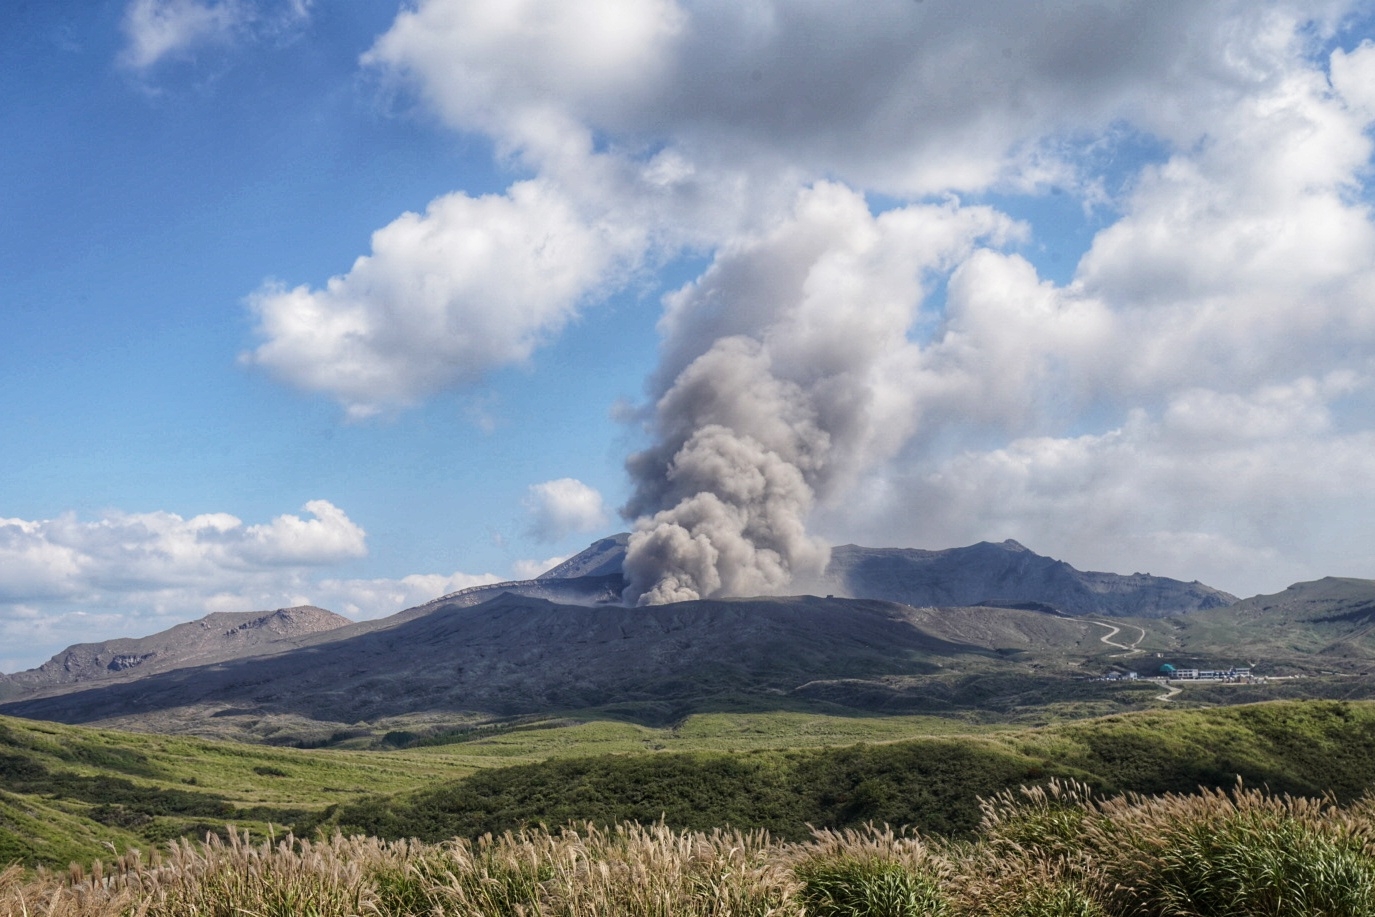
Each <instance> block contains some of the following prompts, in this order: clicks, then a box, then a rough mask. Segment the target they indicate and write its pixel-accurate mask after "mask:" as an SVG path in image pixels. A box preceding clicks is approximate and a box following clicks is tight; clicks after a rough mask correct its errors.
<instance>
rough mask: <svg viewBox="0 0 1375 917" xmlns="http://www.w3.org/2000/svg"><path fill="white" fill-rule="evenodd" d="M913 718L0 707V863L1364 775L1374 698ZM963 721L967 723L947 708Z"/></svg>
mask: <svg viewBox="0 0 1375 917" xmlns="http://www.w3.org/2000/svg"><path fill="white" fill-rule="evenodd" d="M960 728H961V726H960V724H958V723H954V722H952V721H948V720H935V719H923V718H898V717H894V718H883V717H849V718H847V717H817V716H807V715H801V714H773V715H764V714H752V715H745V716H729V715H724V714H717V715H712V716H703V717H693V718H690V719H689V720H687V721H685V722H683V723H681V724H679V725H678V726H677V727H675V728H672V729H649V728H647V727H643V726H638V725H635V724H630V723H614V722H600V723H597V722H585V723H579V722H565V723H558V722H543V723H529V724H526V725H524V726H519V727H503V728H501V729H494V730H473V731H471V732H470V733H468V734H466V735H452V736H448V737H446V738H445V740H444V741H445V742H446V743H447V744H438V745H428V746H419V747H413V748H409V749H405V750H392V751H349V750H343V749H318V750H304V749H280V748H269V747H264V746H253V745H242V744H236V743H227V742H215V741H206V740H200V739H190V738H183V737H171V736H156V735H144V734H134V733H121V732H114V731H109V730H92V729H84V728H80V727H71V726H60V725H56V724H49V723H37V722H30V721H23V720H0V866H3V865H4V864H5V863H8V862H13V861H18V862H20V863H23V864H25V865H27V866H30V867H32V866H36V865H41V864H47V865H49V866H65V865H66V864H67V863H68V862H71V861H77V862H90V861H91V860H92V859H94V858H96V857H100V856H106V855H108V853H109V848H108V847H106V846H105V845H106V844H110V845H113V847H114V848H115V849H116V850H118V851H120V852H121V853H122V852H124V851H127V850H129V849H132V848H138V849H142V850H145V851H146V850H149V849H152V848H155V847H158V846H161V845H164V844H165V843H166V842H168V841H169V840H171V839H174V838H178V837H188V836H189V837H193V838H200V837H203V836H204V835H205V834H206V833H207V832H211V831H214V832H218V833H220V834H221V835H225V828H226V826H227V825H229V824H233V825H236V826H238V827H239V828H247V829H251V830H253V831H254V832H255V833H263V832H267V831H269V830H271V831H275V832H277V833H278V834H280V833H282V832H283V831H285V830H287V829H288V828H291V827H294V828H295V829H296V832H297V834H298V835H299V836H313V835H314V833H315V832H316V830H317V829H324V830H325V831H326V832H329V831H332V830H334V829H335V828H343V829H345V830H346V831H349V832H361V833H366V834H375V835H378V836H381V837H386V838H405V837H418V838H422V839H425V840H429V841H441V840H445V839H448V838H450V837H453V836H462V837H468V838H475V837H478V836H480V835H481V834H483V833H485V832H494V833H500V832H502V831H505V830H507V829H513V830H514V829H519V828H520V827H521V826H524V825H537V824H540V823H544V824H548V825H551V826H559V825H562V824H566V823H570V822H579V823H581V822H587V821H591V822H594V823H596V824H599V825H603V826H609V825H613V824H616V823H619V822H622V821H627V820H636V821H640V822H643V823H650V822H654V821H658V820H660V819H661V818H662V819H663V820H664V821H665V823H666V824H667V825H668V826H669V827H671V828H675V829H685V830H699V831H700V830H710V829H712V828H715V827H718V826H722V827H726V826H729V827H733V828H739V829H755V828H766V829H768V830H770V831H771V832H773V834H774V835H775V836H778V837H780V838H783V839H787V840H793V841H797V840H802V839H805V838H806V837H807V836H809V828H808V825H814V826H818V827H833V828H838V829H839V828H845V827H853V826H858V825H861V824H863V823H864V822H866V821H870V820H872V821H875V822H878V823H883V822H887V823H889V824H893V825H912V826H915V827H916V828H918V829H920V830H922V831H923V832H927V833H930V834H940V835H947V836H952V837H957V836H968V835H969V834H970V832H972V831H973V830H974V828H975V826H976V825H977V823H978V820H979V807H978V799H979V797H980V796H984V797H987V796H991V795H994V794H996V793H998V792H1000V791H1003V790H1006V789H1010V788H1015V787H1019V786H1022V785H1025V784H1044V783H1046V782H1047V781H1048V780H1049V779H1051V778H1052V777H1065V778H1075V779H1079V780H1082V781H1084V782H1086V783H1087V784H1089V785H1092V786H1094V787H1095V788H1097V789H1098V790H1099V791H1101V792H1106V793H1114V792H1122V791H1128V790H1133V791H1139V792H1151V793H1160V792H1190V791H1193V790H1195V789H1196V788H1197V787H1199V786H1210V787H1227V786H1231V785H1232V784H1233V782H1234V781H1235V780H1236V778H1237V776H1238V775H1240V776H1241V777H1242V778H1244V779H1245V780H1246V782H1247V783H1248V784H1250V785H1255V786H1262V785H1263V786H1268V787H1270V788H1271V789H1272V790H1275V791H1277V792H1290V793H1298V794H1305V795H1323V794H1332V795H1333V797H1334V798H1336V799H1339V800H1343V801H1351V800H1354V799H1357V798H1358V797H1359V796H1361V794H1363V793H1365V792H1366V791H1367V790H1368V789H1369V788H1370V787H1372V786H1375V704H1372V703H1367V702H1351V703H1347V702H1283V703H1267V704H1257V705H1251V706H1242V707H1229V708H1219V709H1208V710H1169V711H1160V712H1155V713H1144V714H1123V715H1117V716H1110V717H1106V718H1100V719H1097V720H1089V721H1077V722H1071V723H1064V724H1060V725H1056V726H1051V727H1046V728H1041V729H1025V728H1023V729H999V730H988V729H983V730H980V731H968V732H964V733H957V732H955V730H957V729H960ZM964 728H966V729H967V728H968V727H964Z"/></svg>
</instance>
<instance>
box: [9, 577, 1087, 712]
mask: <svg viewBox="0 0 1375 917" xmlns="http://www.w3.org/2000/svg"><path fill="white" fill-rule="evenodd" d="M1101 633H1102V630H1101V628H1098V627H1096V626H1095V625H1093V624H1092V623H1091V622H1088V621H1084V620H1080V619H1077V618H1067V617H1062V616H1057V615H1053V614H1047V613H1044V612H1036V611H1027V610H1021V609H999V608H966V609H934V608H925V609H914V608H911V607H908V606H905V605H898V604H894V603H889V602H877V601H870V600H861V599H823V598H815V597H792V598H762V599H733V600H725V601H706V602H684V603H678V604H674V605H665V606H656V607H651V608H626V607H623V606H619V605H604V606H593V607H590V606H578V605H559V604H554V603H551V602H548V601H545V600H542V599H533V598H529V597H525V596H517V595H512V594H506V595H502V596H498V597H497V598H494V599H491V600H489V601H488V602H485V603H483V604H481V605H476V606H463V605H460V604H449V605H445V606H442V607H439V608H437V609H435V610H432V611H430V612H428V613H426V614H422V615H419V616H416V617H413V618H411V619H409V620H406V621H402V622H400V623H397V624H394V625H393V626H390V627H385V628H375V627H374V628H373V629H370V630H362V629H354V628H341V629H339V630H338V631H335V632H333V634H332V635H321V636H319V637H316V638H314V640H313V642H311V643H309V644H308V645H303V646H300V647H298V648H295V649H291V650H288V651H286V652H282V653H277V654H274V655H271V656H259V657H253V658H245V659H237V660H230V661H225V662H220V663H217V664H215V665H207V666H198V667H195V668H183V669H178V670H176V671H170V672H164V673H161V674H155V675H151V676H147V677H145V678H142V679H140V680H139V681H137V682H136V683H117V684H108V685H104V686H100V687H95V686H92V687H89V688H86V689H85V690H74V691H69V692H67V693H64V694H62V695H60V696H49V697H42V698H34V699H29V700H20V701H18V702H13V703H9V704H5V705H0V712H4V713H5V714H8V715H17V716H26V717H34V718H39V719H53V720H58V721H62V722H71V723H86V722H101V721H111V720H119V719H121V718H127V717H130V716H138V717H143V718H145V721H146V722H153V721H157V722H158V723H159V724H160V725H158V726H155V727H153V728H187V727H188V724H193V723H194V721H196V720H197V719H202V718H204V717H207V716H219V717H225V716H239V717H246V718H261V717H264V716H274V715H287V714H289V715H293V716H297V717H302V718H306V719H311V720H320V721H329V722H335V723H353V722H356V721H359V720H368V721H373V720H377V719H379V718H387V717H396V716H401V715H407V714H417V713H431V714H433V713H446V714H455V713H472V714H481V715H484V716H489V717H490V716H512V715H518V714H525V713H550V712H557V711H575V710H585V709H590V708H598V709H602V710H604V711H612V712H614V711H616V710H620V711H621V712H622V713H624V714H625V715H631V716H635V717H641V718H648V719H660V718H664V717H670V718H671V717H673V716H677V715H681V714H682V713H684V712H686V711H688V710H692V709H712V708H713V705H717V706H719V705H726V706H727V707H728V706H730V705H733V704H739V703H748V702H750V701H749V699H750V698H754V699H755V701H754V702H767V703H768V704H777V703H780V702H782V703H790V702H802V701H805V698H806V692H807V690H808V686H809V685H814V684H816V683H817V682H819V681H834V680H836V679H841V680H844V679H872V678H884V677H897V676H917V675H927V674H933V673H940V672H944V671H953V670H964V671H974V670H980V669H993V668H996V669H999V670H1005V671H1006V670H1011V669H1018V670H1020V671H1024V672H1031V671H1033V670H1034V669H1035V668H1036V667H1037V666H1039V665H1041V664H1043V663H1045V662H1046V661H1047V660H1049V659H1061V660H1067V659H1068V658H1069V657H1070V656H1075V655H1078V656H1080V657H1082V656H1085V655H1094V654H1102V653H1107V652H1109V651H1110V648H1109V647H1107V646H1105V645H1102V644H1101V643H1100V642H1099V640H1098V636H1099V634H1101ZM1068 664H1069V663H1068V662H1066V663H1065V665H1068ZM799 692H801V693H799ZM789 697H793V698H794V701H789V700H788V699H789ZM825 703H827V704H833V703H835V701H834V698H833V697H831V696H829V695H828V699H827V700H826V701H825ZM178 723H180V724H181V725H180V726H178V725H176V724H178Z"/></svg>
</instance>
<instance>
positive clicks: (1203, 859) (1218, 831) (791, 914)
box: [0, 783, 1375, 917]
mask: <svg viewBox="0 0 1375 917" xmlns="http://www.w3.org/2000/svg"><path fill="white" fill-rule="evenodd" d="M40 914H42V915H51V917H77V915H80V917H87V915H90V917H97V915H98V917H106V915H121V917H126V915H128V917H132V915H148V917H174V915H175V917H220V915H223V917H231V915H233V917H286V915H292V917H295V915H314V917H334V915H338V917H347V915H372V917H403V915H434V917H537V915H538V917H694V915H704V917H774V915H776V917H807V915H811V917H918V915H931V917H973V915H991V917H1375V802H1370V801H1367V802H1364V803H1362V804H1358V805H1356V806H1352V807H1349V808H1341V807H1338V806H1336V805H1334V804H1332V803H1331V802H1329V801H1324V800H1312V799H1297V798H1291V797H1284V796H1275V795H1271V794H1268V793H1264V792H1261V791H1257V790H1251V789H1245V788H1242V787H1237V788H1236V789H1234V790H1232V791H1230V792H1203V793H1200V794H1198V795H1189V796H1184V795H1167V796H1160V797H1144V796H1123V797H1116V798H1112V799H1098V798H1096V797H1095V796H1093V794H1091V793H1090V792H1089V791H1088V790H1087V789H1086V788H1084V787H1082V786H1079V785H1077V784H1073V783H1052V784H1050V785H1049V786H1045V787H1039V788H1035V789H1029V790H1024V791H1022V792H1021V793H1004V794H1002V795H1000V796H998V797H995V798H993V799H990V800H987V801H986V802H985V803H984V807H983V823H982V827H981V829H980V832H979V835H978V837H977V838H976V839H975V840H973V841H965V842H952V841H945V840H940V839H932V838H922V837H918V836H916V835H914V834H909V833H902V832H896V831H893V830H891V829H888V828H875V827H870V828H868V829H865V830H860V831H819V832H816V833H815V835H814V837H813V838H812V840H811V841H809V842H807V843H804V844H783V843H777V842H773V841H771V840H770V838H769V837H768V836H767V835H765V834H763V833H741V832H735V831H715V832H712V833H710V834H702V833H693V832H682V831H675V830H672V829H670V828H668V827H666V826H664V825H651V826H641V825H633V824H632V825H621V826H618V827H616V828H614V829H609V830H607V829H600V828H595V827H591V826H587V827H582V828H577V829H572V828H567V829H563V830H561V831H549V830H546V829H543V828H541V829H536V830H527V831H523V832H519V833H508V834H506V835H503V836H501V837H495V838H494V837H490V836H489V837H485V838H483V839H481V840H479V841H477V842H468V841H465V840H454V841H450V842H448V843H444V844H438V845H431V844H422V843H418V842H395V843H388V842H381V841H377V840H375V839H370V838H361V837H353V838H345V837H340V836H335V837H332V838H328V839H320V840H316V841H307V840H301V839H297V838H293V837H287V838H284V839H281V840H275V839H267V840H262V841H258V842H256V843H255V842H251V841H250V839H249V838H248V837H247V836H246V835H243V834H240V833H237V832H232V831H231V832H230V833H229V836H228V840H224V841H221V840H219V839H218V838H215V837H213V836H211V837H208V838H207V840H206V841H205V842H204V843H201V844H192V843H188V842H184V841H183V842H178V843H176V844H173V845H172V846H170V847H169V848H168V849H167V850H166V851H165V852H163V853H161V854H155V855H153V856H150V857H148V858H146V859H145V858H143V857H142V856H140V855H139V854H137V853H131V854H129V855H127V856H125V857H122V858H118V859H116V860H113V861H112V862H110V863H93V864H91V866H90V867H89V868H86V869H83V868H81V867H75V866H74V867H73V868H72V869H71V870H69V871H68V872H66V873H53V872H42V871H40V872H38V873H34V874H26V873H24V872H23V871H21V870H19V869H18V868H17V867H11V868H9V869H6V870H4V871H0V915H5V917H8V915H15V917H18V915H23V917H29V915H40Z"/></svg>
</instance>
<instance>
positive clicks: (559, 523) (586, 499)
mask: <svg viewBox="0 0 1375 917" xmlns="http://www.w3.org/2000/svg"><path fill="white" fill-rule="evenodd" d="M523 503H524V506H525V511H526V512H527V513H528V514H529V517H530V524H529V529H528V532H529V534H530V535H531V536H532V537H534V538H536V539H538V540H540V541H561V540H562V539H564V538H566V537H568V536H569V535H575V534H578V533H580V532H591V531H595V530H596V529H599V528H602V527H603V526H605V525H606V524H607V521H608V520H607V513H606V507H605V505H604V504H603V501H602V495H601V494H600V493H599V492H598V491H597V489H596V488H593V487H589V486H587V485H586V484H584V483H583V482H582V481H579V480H576V479H574V478H559V479H557V480H554V481H545V482H544V483H542V484H532V485H531V486H530V489H529V490H528V491H527V492H526V495H525V499H524V501H523ZM550 566H553V565H552V564H551V565H550ZM544 569H548V568H547V567H546V568H544ZM539 572H543V570H541V571H539Z"/></svg>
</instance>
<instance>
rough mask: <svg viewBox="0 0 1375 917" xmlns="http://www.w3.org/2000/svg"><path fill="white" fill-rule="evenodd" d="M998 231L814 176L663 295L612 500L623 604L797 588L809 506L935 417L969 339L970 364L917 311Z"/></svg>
mask: <svg viewBox="0 0 1375 917" xmlns="http://www.w3.org/2000/svg"><path fill="white" fill-rule="evenodd" d="M1013 235H1015V225H1014V224H1013V223H1012V222H1011V221H1010V220H1009V219H1008V218H1007V217H1005V216H1003V215H1001V214H999V213H997V212H996V211H993V210H990V209H989V208H986V207H964V206H961V205H959V203H958V202H956V201H950V202H946V203H943V204H938V205H930V204H910V205H907V206H905V207H898V208H894V209H890V210H887V211H884V212H883V213H880V214H874V213H872V212H871V211H870V209H869V206H868V204H867V203H866V201H865V199H864V197H863V195H861V194H859V193H857V192H855V191H853V190H852V189H849V188H846V187H845V186H843V185H837V184H833V183H825V182H822V183H818V184H816V185H815V186H813V187H811V188H808V189H806V190H805V191H803V192H801V193H800V194H799V195H798V197H797V199H796V201H794V204H793V208H792V211H791V213H790V214H788V215H786V216H784V217H782V218H781V219H779V220H778V221H777V223H775V224H774V225H773V226H772V227H771V228H770V230H769V231H768V232H767V233H764V234H762V235H760V236H756V237H752V238H748V239H743V240H739V241H737V242H735V243H732V244H731V245H728V246H725V247H724V248H723V249H722V250H721V251H719V252H718V253H717V255H716V257H715V259H714V260H713V262H712V265H711V266H710V267H709V268H708V269H707V271H706V272H705V273H704V274H703V275H702V276H701V277H700V278H698V279H697V280H695V281H693V282H692V283H690V284H687V285H686V286H684V287H683V288H682V289H680V290H678V291H676V292H674V293H672V294H670V295H669V296H668V297H667V299H666V305H667V308H666V310H665V313H664V316H663V318H662V320H661V321H660V330H661V332H662V334H663V339H664V346H663V352H662V362H661V364H660V367H659V370H658V371H657V373H656V375H655V378H654V380H653V382H652V385H653V390H654V391H655V392H656V393H657V400H656V402H655V404H654V406H653V413H652V415H651V421H650V424H649V432H650V434H651V436H652V439H653V445H652V446H650V447H649V448H648V449H646V450H645V451H644V452H640V453H638V454H636V455H633V456H631V458H630V460H629V461H628V462H627V463H626V468H627V470H628V471H629V472H630V475H631V478H632V480H633V482H634V485H635V489H634V492H633V495H632V497H631V499H630V502H629V503H628V504H627V506H626V507H625V508H624V510H623V512H624V513H625V514H626V516H627V517H629V518H633V519H634V520H635V532H634V533H633V534H632V535H631V536H630V546H629V549H628V552H627V555H626V562H625V572H626V577H627V580H628V583H629V585H628V586H627V588H626V591H625V599H626V600H627V601H629V602H638V603H640V604H656V603H660V602H672V601H682V600H687V599H697V598H709V597H712V596H721V595H760V594H770V593H772V594H778V593H780V592H783V591H784V590H786V589H788V588H789V584H790V583H792V584H794V586H793V588H797V587H798V586H801V587H803V588H806V587H808V586H811V585H813V584H814V583H813V582H812V581H813V580H814V579H815V578H817V577H818V576H819V575H820V574H821V573H822V572H824V570H825V568H826V563H827V561H828V560H829V549H828V548H827V547H826V545H825V543H824V542H822V541H821V540H819V539H817V538H814V537H811V536H809V535H808V534H807V531H806V523H807V520H808V517H809V515H810V514H811V513H812V510H813V508H814V506H815V507H817V508H818V509H822V510H834V509H835V507H837V506H839V505H840V504H841V503H842V502H843V501H845V500H846V499H847V498H848V497H849V495H850V494H852V493H853V492H854V489H855V487H856V486H858V485H860V484H861V483H862V482H864V481H865V480H866V476H868V475H871V474H872V473H873V472H874V471H875V470H876V469H881V468H882V467H883V466H884V464H885V463H886V462H888V461H890V460H891V459H893V457H894V456H896V455H897V454H898V453H899V452H900V451H901V450H903V449H904V448H905V447H906V446H907V445H908V444H909V442H910V441H911V439H912V437H913V436H914V434H915V433H916V432H917V431H918V430H920V429H921V428H922V418H923V417H924V416H930V414H929V411H930V410H931V409H932V408H935V409H937V410H942V409H943V410H946V411H947V413H949V411H950V410H951V409H952V405H949V404H946V406H945V408H942V407H941V406H942V405H943V404H945V403H946V402H948V401H949V399H950V395H949V393H950V391H952V390H958V388H959V387H958V385H957V384H955V383H952V382H951V381H950V379H951V378H954V379H955V380H957V381H958V380H959V379H966V378H978V375H977V373H971V372H968V371H967V367H966V366H965V365H964V364H962V363H960V360H961V359H962V357H961V355H962V354H965V353H969V352H972V353H974V355H975V356H976V357H979V358H980V359H982V355H980V354H978V353H977V351H976V350H974V349H972V348H971V347H970V346H969V345H968V343H967V342H968V340H969V337H968V334H963V333H961V334H954V335H953V336H950V339H951V341H952V342H953V344H952V346H953V350H952V354H953V356H952V355H951V354H943V353H942V351H941V348H939V347H938V348H936V349H935V351H934V352H933V353H931V354H928V353H927V352H926V351H925V350H924V349H923V344H922V341H923V340H924V339H925V340H933V339H940V338H941V337H942V336H943V335H945V330H944V329H945V328H946V325H947V323H948V321H949V318H948V313H951V312H954V313H956V314H957V313H958V308H957V307H952V308H946V309H939V308H937V309H933V310H932V311H931V312H930V313H924V312H923V303H924V302H925V301H926V300H927V295H928V293H929V292H930V287H931V286H933V285H934V284H935V282H936V280H937V279H938V278H942V277H949V276H950V274H951V271H952V270H954V269H955V268H956V267H957V266H958V265H960V264H961V263H963V262H967V260H968V259H969V258H970V256H971V254H972V253H973V252H974V251H975V250H976V249H977V248H978V247H979V246H980V244H981V243H982V242H985V241H993V242H998V241H1000V240H1003V239H1007V238H1010V237H1012V236H1013ZM956 330H957V331H958V330H959V329H958V328H957V329H956ZM941 361H945V362H944V363H943V362H941ZM951 361H953V363H952V362H951ZM946 363H950V364H951V365H950V366H947V365H946ZM975 400H977V399H975ZM953 408H955V409H957V408H958V405H954V406H953Z"/></svg>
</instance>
